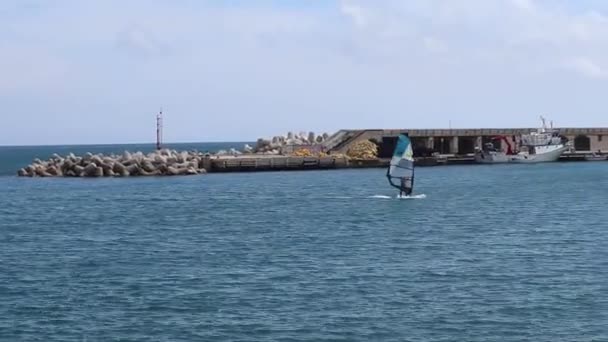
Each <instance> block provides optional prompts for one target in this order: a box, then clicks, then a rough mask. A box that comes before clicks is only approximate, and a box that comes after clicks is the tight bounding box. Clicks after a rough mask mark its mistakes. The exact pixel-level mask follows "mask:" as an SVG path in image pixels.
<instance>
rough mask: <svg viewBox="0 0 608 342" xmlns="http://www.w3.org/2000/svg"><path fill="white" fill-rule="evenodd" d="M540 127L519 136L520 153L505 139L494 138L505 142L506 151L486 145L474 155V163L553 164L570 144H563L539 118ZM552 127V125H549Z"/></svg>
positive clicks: (559, 137) (560, 138)
mask: <svg viewBox="0 0 608 342" xmlns="http://www.w3.org/2000/svg"><path fill="white" fill-rule="evenodd" d="M541 120H542V122H543V124H542V127H541V128H540V129H538V130H537V131H536V132H531V133H530V134H523V135H521V136H520V141H521V142H520V147H521V151H518V152H515V150H514V149H513V148H512V147H511V144H510V143H509V141H508V140H507V139H506V138H505V137H501V136H499V137H496V139H501V140H503V141H505V143H506V145H507V151H502V150H498V149H496V148H494V144H492V143H487V144H486V145H485V146H483V148H482V149H481V150H478V151H477V152H476V153H475V161H476V162H478V163H483V164H497V163H546V162H554V161H557V160H558V159H559V157H560V156H561V155H562V153H564V152H565V151H567V150H569V149H570V148H571V143H569V142H568V143H565V142H564V141H563V139H562V137H561V136H560V135H559V133H558V132H556V131H554V130H553V127H551V129H547V127H546V125H545V119H544V118H543V117H541ZM551 126H553V125H551Z"/></svg>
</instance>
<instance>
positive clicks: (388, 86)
mask: <svg viewBox="0 0 608 342" xmlns="http://www.w3.org/2000/svg"><path fill="white" fill-rule="evenodd" d="M607 91H608V2H607V1H603V0H577V1H568V0H554V1H550V0H458V1H454V0H402V1H397V0H373V1H372V0H334V1H331V0H316V1H315V0H301V1H296V0H284V1H279V0H274V1H270V0H267V1H264V0H260V1H253V0H251V1H246V0H240V1H236V0H235V1H230V0H225V1H220V0H216V1H212V0H208V1H206V0H130V1H124V0H104V1H101V0H97V1H89V0H54V1H48V0H3V1H1V2H0V106H1V110H0V119H1V121H0V145H36V144H95V143H136V142H137V143H140V142H153V141H154V139H155V116H156V113H157V112H158V110H159V108H160V107H162V108H163V111H164V115H165V127H164V134H165V137H164V139H165V141H167V142H198V141H252V140H255V139H257V138H258V137H270V136H273V135H280V134H285V133H286V132H288V131H295V132H300V131H314V132H316V133H322V132H329V133H332V132H334V131H336V130H339V129H342V128H345V129H347V128H447V127H453V128H469V127H470V128H479V127H490V128H492V127H497V128H498V127H536V126H538V125H539V123H540V122H539V116H540V115H544V116H545V117H547V119H549V120H553V121H554V123H555V125H556V126H561V127H594V126H602V127H606V126H608V115H606V112H607V111H608V105H607V102H608V96H607V95H608V93H607Z"/></svg>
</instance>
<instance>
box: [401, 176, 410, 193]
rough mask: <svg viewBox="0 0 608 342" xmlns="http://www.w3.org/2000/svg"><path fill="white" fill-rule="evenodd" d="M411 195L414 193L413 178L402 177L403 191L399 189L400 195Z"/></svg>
mask: <svg viewBox="0 0 608 342" xmlns="http://www.w3.org/2000/svg"><path fill="white" fill-rule="evenodd" d="M404 194H405V196H409V195H411V194H412V180H411V179H408V178H401V191H399V195H400V196H401V197H403V195H404Z"/></svg>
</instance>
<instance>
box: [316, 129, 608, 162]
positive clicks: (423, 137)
mask: <svg viewBox="0 0 608 342" xmlns="http://www.w3.org/2000/svg"><path fill="white" fill-rule="evenodd" d="M536 130H537V128H487V129H484V128H481V129H361V130H340V131H338V132H336V133H335V134H333V135H332V136H330V137H329V138H328V139H327V140H326V141H325V143H324V147H325V150H326V151H328V152H329V153H330V154H345V153H346V152H347V151H348V149H349V148H350V147H351V146H353V145H354V144H356V143H358V142H360V141H364V140H370V141H373V142H375V143H376V144H377V145H378V150H379V151H378V157H379V158H390V156H391V155H392V152H393V150H394V148H395V144H396V142H397V137H398V136H399V134H406V135H408V136H409V137H410V139H411V141H412V145H413V147H414V155H415V156H419V157H420V156H428V155H430V154H431V153H438V154H440V155H444V156H467V155H472V154H473V153H475V149H476V148H481V147H482V146H483V145H484V144H486V143H488V142H490V141H492V139H493V138H494V137H496V136H505V137H507V138H508V139H509V140H511V141H513V142H515V141H516V137H518V136H519V135H521V134H528V133H530V132H535V131H536ZM555 131H557V132H558V133H559V134H560V135H563V136H564V137H566V138H568V140H569V141H572V142H573V147H574V150H575V151H576V153H591V152H597V151H602V152H606V151H608V127H604V128H555ZM500 143H501V145H502V146H500V147H501V148H503V149H506V148H507V146H506V142H505V141H501V142H500Z"/></svg>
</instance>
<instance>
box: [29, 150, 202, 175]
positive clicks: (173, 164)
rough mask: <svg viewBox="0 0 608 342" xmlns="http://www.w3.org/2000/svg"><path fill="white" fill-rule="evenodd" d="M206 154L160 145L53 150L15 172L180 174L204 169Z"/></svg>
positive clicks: (44, 173)
mask: <svg viewBox="0 0 608 342" xmlns="http://www.w3.org/2000/svg"><path fill="white" fill-rule="evenodd" d="M204 158H205V157H204V156H203V155H202V154H201V153H199V152H186V151H184V152H178V151H175V150H169V149H163V150H159V151H155V152H152V153H148V154H144V153H142V152H136V153H130V152H124V153H123V154H122V155H114V154H112V155H109V156H105V155H103V154H95V155H93V154H92V153H86V154H85V155H84V156H75V155H74V154H73V153H70V154H69V155H67V156H65V157H62V156H60V155H57V154H54V155H53V156H52V157H51V158H50V159H49V160H46V161H42V160H40V159H35V160H34V162H33V163H32V164H30V165H28V166H27V167H25V168H22V169H21V170H19V171H18V172H17V175H18V176H21V177H129V176H180V175H198V174H204V173H206V170H205V169H204V168H203V159H204Z"/></svg>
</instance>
